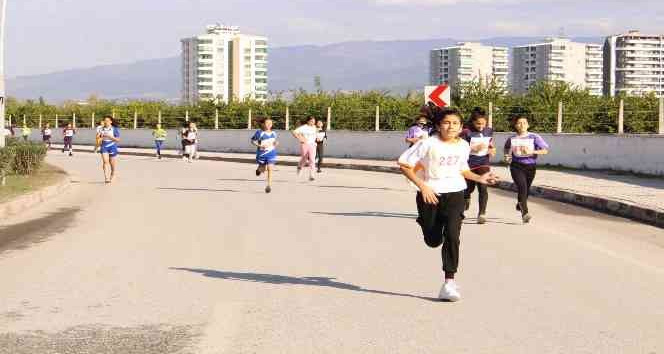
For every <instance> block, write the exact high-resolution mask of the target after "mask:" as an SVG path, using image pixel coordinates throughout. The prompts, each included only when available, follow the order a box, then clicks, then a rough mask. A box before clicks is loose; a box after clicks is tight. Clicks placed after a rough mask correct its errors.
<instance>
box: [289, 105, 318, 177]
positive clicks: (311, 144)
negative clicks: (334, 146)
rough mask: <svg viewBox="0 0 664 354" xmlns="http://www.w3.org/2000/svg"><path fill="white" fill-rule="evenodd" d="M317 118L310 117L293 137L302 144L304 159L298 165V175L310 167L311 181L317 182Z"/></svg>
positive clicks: (295, 131) (301, 149)
mask: <svg viewBox="0 0 664 354" xmlns="http://www.w3.org/2000/svg"><path fill="white" fill-rule="evenodd" d="M317 134H318V130H317V129H316V118H314V117H312V116H310V117H309V118H307V120H306V122H304V123H303V124H302V125H301V126H300V127H299V128H297V129H295V130H294V131H293V136H294V137H295V138H296V139H297V140H299V142H300V151H301V155H302V157H301V158H300V163H299V164H298V165H297V175H298V176H300V174H301V173H302V168H303V167H305V166H308V167H309V181H313V180H315V178H314V168H315V165H316V136H317Z"/></svg>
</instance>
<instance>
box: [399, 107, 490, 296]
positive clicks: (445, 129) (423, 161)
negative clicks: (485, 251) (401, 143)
mask: <svg viewBox="0 0 664 354" xmlns="http://www.w3.org/2000/svg"><path fill="white" fill-rule="evenodd" d="M438 119H440V120H437V121H434V126H435V127H436V128H437V133H436V134H435V135H434V136H432V137H430V138H427V139H425V140H421V141H419V142H417V143H416V144H415V145H413V146H412V147H411V148H410V149H408V150H407V151H406V152H404V153H403V155H401V157H400V158H399V166H400V167H401V171H402V172H403V174H404V175H405V176H406V177H407V178H408V179H409V180H410V181H411V182H412V183H414V184H415V185H416V186H417V188H418V189H419V193H417V198H416V202H417V211H418V218H417V223H418V224H419V225H420V226H421V227H422V233H423V234H424V242H425V243H426V244H427V246H429V247H432V248H436V247H438V246H440V245H443V247H442V260H443V271H444V273H445V274H444V276H445V282H444V284H443V287H442V288H441V290H440V294H439V295H438V296H439V298H440V299H441V300H447V301H457V300H459V299H460V298H461V295H460V294H459V291H458V289H457V286H456V283H455V281H454V277H455V274H456V273H457V270H458V266H459V243H460V233H461V222H462V217H461V215H462V213H463V211H464V190H465V189H466V179H469V180H472V181H476V182H478V183H482V184H494V183H495V181H496V176H495V175H493V174H491V173H487V174H484V175H481V176H480V175H477V174H475V173H473V172H472V171H470V168H469V167H468V157H469V155H470V146H469V145H468V143H467V142H466V141H465V140H463V139H460V138H459V133H461V128H462V123H461V116H460V114H459V112H458V111H457V110H455V109H445V110H443V112H442V113H441V115H440V116H439V118H438ZM420 169H421V171H420V172H418V173H416V171H417V170H420Z"/></svg>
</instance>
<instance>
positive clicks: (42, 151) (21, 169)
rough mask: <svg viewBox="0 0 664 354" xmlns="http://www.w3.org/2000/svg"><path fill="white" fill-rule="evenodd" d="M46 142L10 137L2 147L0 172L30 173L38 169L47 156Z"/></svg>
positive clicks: (0, 151)
mask: <svg viewBox="0 0 664 354" xmlns="http://www.w3.org/2000/svg"><path fill="white" fill-rule="evenodd" d="M46 151H47V148H46V146H45V145H44V144H41V143H33V142H22V141H18V140H17V139H8V140H7V146H6V147H5V148H2V149H0V174H2V175H4V176H6V175H9V174H17V175H30V174H32V173H34V172H35V171H37V170H38V169H39V168H40V167H41V165H42V163H43V162H44V158H45V157H46Z"/></svg>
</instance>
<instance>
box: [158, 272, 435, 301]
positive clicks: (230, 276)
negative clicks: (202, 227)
mask: <svg viewBox="0 0 664 354" xmlns="http://www.w3.org/2000/svg"><path fill="white" fill-rule="evenodd" d="M170 269H172V270H181V271H186V272H192V273H197V274H201V275H203V276H206V277H210V278H217V279H225V280H236V281H247V282H255V283H264V284H278V285H308V286H321V287H329V288H335V289H342V290H350V291H357V292H362V293H370V294H379V295H390V296H402V297H411V298H415V299H420V300H426V301H435V302H438V301H440V300H439V299H437V298H432V297H426V296H417V295H411V294H403V293H395V292H391V291H382V290H373V289H365V288H362V287H360V286H357V285H353V284H348V283H342V282H338V281H336V280H335V278H331V277H291V276H288V275H277V274H263V273H238V272H224V271H219V270H211V269H197V268H174V267H172V268H170Z"/></svg>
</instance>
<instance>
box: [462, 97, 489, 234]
mask: <svg viewBox="0 0 664 354" xmlns="http://www.w3.org/2000/svg"><path fill="white" fill-rule="evenodd" d="M487 125H488V119H487V115H486V112H485V111H484V110H483V109H482V108H479V107H476V108H475V109H473V112H472V113H471V114H470V120H469V122H468V128H467V129H464V130H463V132H462V133H461V138H462V139H464V140H466V141H467V142H468V143H469V144H470V158H469V159H468V165H469V166H470V169H471V171H473V172H475V173H476V174H478V175H483V174H485V173H487V172H490V171H491V157H493V156H495V155H496V148H495V147H494V144H493V129H491V128H489V127H488V126H487ZM466 183H467V184H468V189H466V192H465V194H464V198H465V210H466V211H467V210H468V209H469V208H470V197H471V195H472V194H473V192H474V191H475V187H477V190H478V193H479V212H478V214H477V223H478V224H484V223H486V207H487V203H488V202H489V191H488V188H487V186H486V185H484V184H481V183H477V182H475V181H473V180H466Z"/></svg>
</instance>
